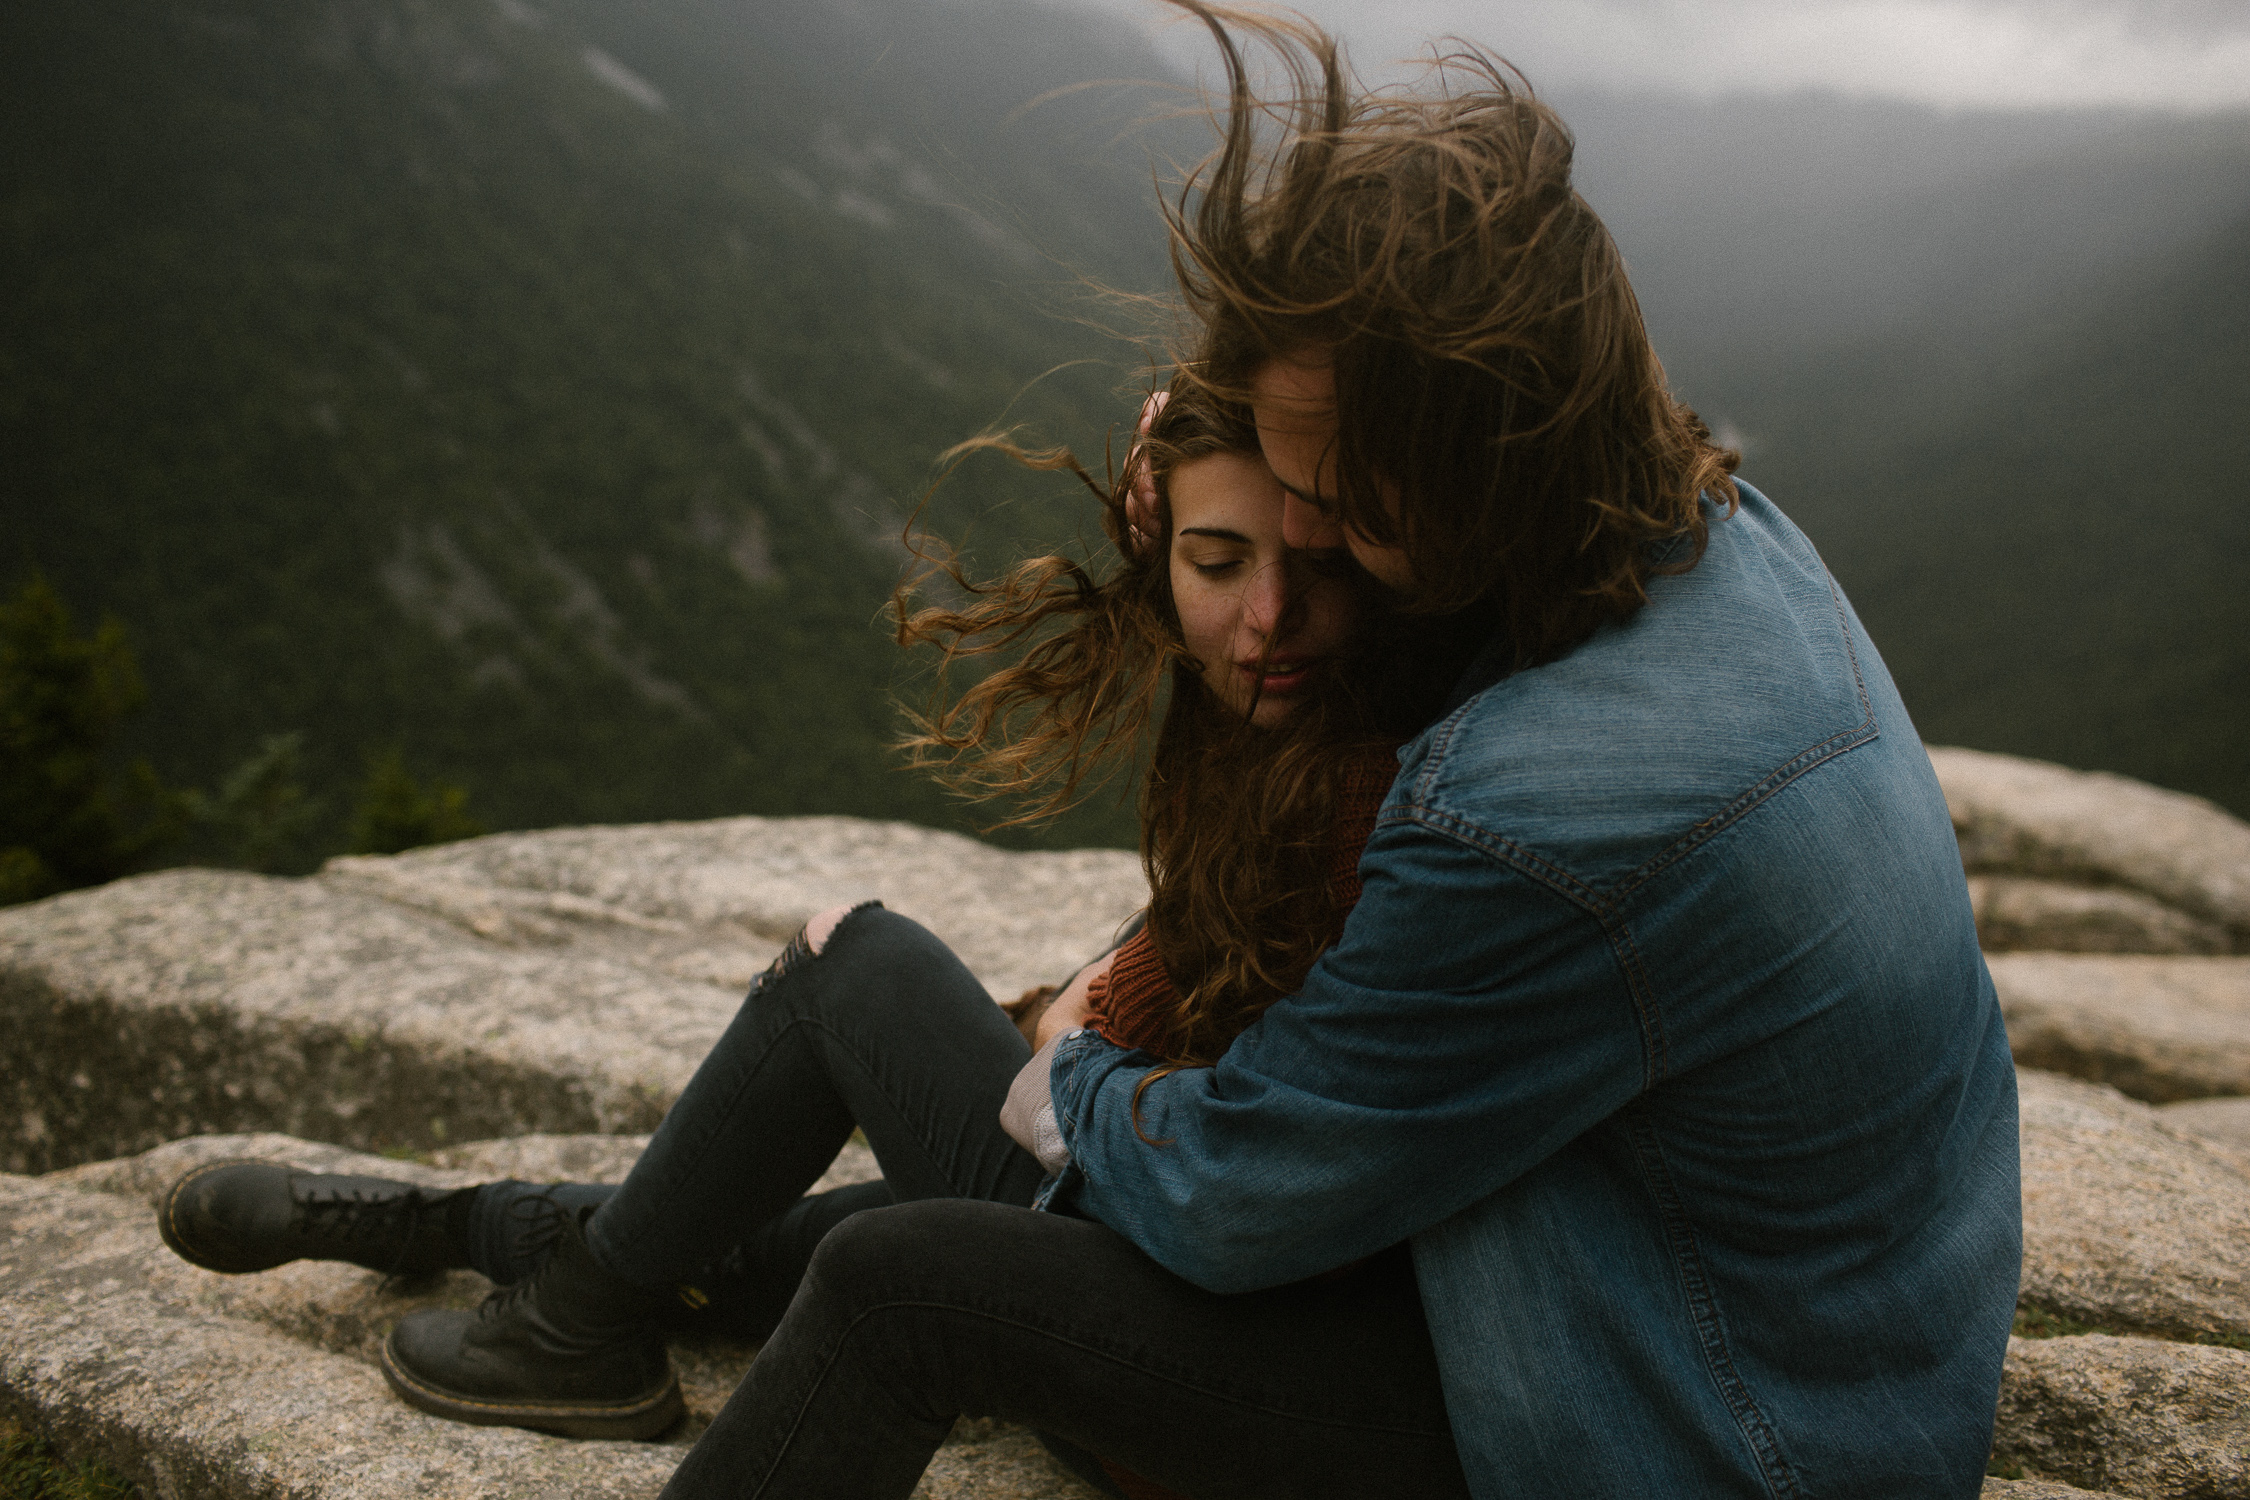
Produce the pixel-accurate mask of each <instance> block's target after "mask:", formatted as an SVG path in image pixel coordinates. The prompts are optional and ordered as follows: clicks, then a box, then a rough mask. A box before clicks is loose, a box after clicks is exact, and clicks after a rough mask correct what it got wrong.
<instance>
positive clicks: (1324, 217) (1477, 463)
mask: <svg viewBox="0 0 2250 1500" xmlns="http://www.w3.org/2000/svg"><path fill="white" fill-rule="evenodd" d="M1171 3H1173V4H1175V5H1178V6H1179V7H1180V8H1181V9H1182V10H1185V11H1187V12H1189V13H1191V14H1193V15H1194V16H1196V17H1197V18H1199V19H1200V20H1201V21H1202V22H1203V24H1204V25H1205V27H1206V28H1207V29H1208V30H1209V31H1210V32H1211V34H1212V36H1213V37H1214V39H1215V40H1216V41H1217V42H1218V45H1219V48H1220V52H1221V55H1222V58H1223V60H1224V63H1225V66H1226V73H1227V80H1228V85H1227V100H1228V107H1227V114H1226V118H1225V120H1224V121H1223V122H1222V123H1221V126H1220V129H1221V144H1220V147H1219V149H1218V151H1217V152H1215V153H1214V154H1213V155H1212V156H1211V157H1210V158H1208V159H1207V160H1206V161H1205V162H1203V163H1202V164H1201V165H1200V166H1199V167H1198V168H1197V169H1196V170H1195V171H1194V172H1193V173H1191V174H1190V176H1189V179H1188V181H1187V183H1186V184H1185V185H1184V186H1183V187H1182V188H1181V190H1180V193H1179V195H1178V197H1177V199H1176V200H1174V201H1170V202H1167V203H1165V205H1164V214H1165V220H1166V224H1167V226H1168V229H1169V232H1170V238H1171V254H1172V265H1173V270H1174V272H1175V274H1176V275H1177V277H1178V279H1179V282H1180V286H1181V289H1182V291H1183V294H1184V295H1185V297H1186V298H1187V301H1188V303H1189V305H1190V307H1191V308H1192V309H1193V311H1194V312H1195V313H1196V315H1197V317H1198V319H1199V321H1200V322H1201V324H1202V327H1203V331H1204V354H1205V355H1206V358H1205V360H1204V362H1203V363H1201V364H1200V365H1197V366H1195V367H1194V369H1193V373H1194V375H1195V376H1196V378H1198V379H1199V380H1201V381H1203V382H1205V383H1206V384H1207V385H1208V386H1209V387H1210V388H1211V390H1212V391H1213V393H1214V394H1215V395H1217V396H1219V397H1221V398H1222V399H1226V400H1233V401H1248V400H1250V399H1251V398H1252V395H1253V391H1252V385H1253V381H1254V379H1255V377H1256V376H1257V374H1258V372H1259V371H1260V370H1262V369H1263V368H1264V367H1265V366H1266V365H1267V364H1269V363H1270V362H1272V361H1274V360H1277V359H1278V360H1293V361H1299V362H1304V363H1309V364H1321V363H1325V364H1327V365H1328V366H1329V367H1330V368H1331V369H1332V371H1333V374H1334V378H1335V389H1336V409H1337V413H1338V416H1339V423H1338V432H1337V440H1336V444H1335V447H1334V449H1333V453H1332V458H1333V462H1334V468H1333V471H1332V473H1333V482H1334V484H1335V486H1336V499H1337V502H1338V507H1339V511H1340V518H1341V519H1342V520H1343V521H1344V522H1345V524H1346V525H1348V526H1350V527H1351V528H1353V529H1354V530H1357V531H1359V532H1360V533H1362V534H1364V535H1365V536H1367V537H1368V538H1370V539H1371V540H1373V541H1375V542H1377V543H1380V544H1385V545H1397V546H1401V547H1403V548H1405V550H1406V552H1407V556H1408V558H1409V560H1410V561H1411V563H1412V565H1413V571H1414V583H1413V587H1412V590H1411V597H1410V599H1409V601H1408V602H1409V604H1410V606H1411V607H1413V608H1416V609H1419V610H1426V611H1431V612H1445V611H1450V610H1456V609H1460V608H1462V607H1464V606H1466V605H1468V604H1470V603H1472V602H1482V603H1483V604H1485V605H1486V606H1487V607H1489V608H1490V609H1492V610H1493V611H1494V613H1495V615H1496V618H1497V620H1498V622H1499V623H1500V625H1501V627H1502V628H1503V629H1505V630H1506V631H1507V634H1508V639H1509V640H1510V642H1511V644H1512V647H1513V652H1514V656H1515V659H1516V662H1517V664H1518V665H1529V664H1531V663H1534V662H1538V661H1544V660H1550V659H1552V658H1554V657H1556V656H1559V655H1561V654H1563V653H1564V652H1567V651H1568V650H1570V649H1571V648H1572V647H1573V646H1575V645H1577V644H1578V643H1579V642H1580V641H1583V640H1584V639H1585V638H1586V637H1587V636H1589V635H1591V634H1592V633H1593V631H1594V630H1596V629H1597V628H1599V627H1600V626H1601V625H1602V624H1604V623H1607V622H1614V621H1621V620H1623V619H1625V618H1627V617H1629V616H1630V615H1631V614H1632V613H1633V612H1634V611H1636V610H1638V609H1639V608H1640V607H1641V606H1642V605H1644V604H1645V603H1646V602H1647V601H1648V590H1647V582H1648V580H1649V579H1650V578H1651V577H1652V576H1655V575H1657V574H1660V573H1665V572H1679V571H1685V570H1686V569H1688V568H1692V567H1693V566H1694V565H1695V563H1696V562H1697V561H1698V560H1699V559H1700V558H1701V556H1702V552H1703V548H1704V546H1705V544H1706V542H1707V541H1708V524H1709V516H1710V514H1711V512H1712V507H1714V506H1717V507H1723V508H1726V509H1731V508H1732V506H1733V505H1734V504H1735V503H1736V499H1737V497H1736V492H1735V489H1734V484H1733V480H1732V478H1731V476H1732V473H1733V471H1734V468H1735V465H1736V463H1737V462H1738V460H1739V455H1737V454H1735V453H1733V452H1730V451H1727V450H1724V449H1721V448H1719V447H1717V446H1716V445H1715V444H1713V443H1712V441H1711V438H1710V432H1709V430H1708V429H1707V428H1706V427H1705V426H1704V424H1703V423H1702V421H1701V420H1700V419H1699V418H1697V416H1696V415H1695V413H1694V412H1692V411H1691V410H1689V409H1688V408H1687V407H1686V406H1685V405H1683V404H1681V403H1680V402H1678V401H1677V400H1675V399H1674V398H1673V397H1672V395H1671V393H1670V391H1669V390H1668V389H1667V387H1666V385H1665V380H1664V371H1663V367H1662V365H1661V364H1660V363H1659V362H1658V360H1657V358H1656V355H1655V353H1654V351H1653V350H1652V349H1651V348H1650V346H1649V342H1648V335H1647V330H1646V327H1645V325H1644V324H1643V321H1642V317H1641V311H1640V305H1639V302H1638V300H1637V299H1636V298H1635V296H1634V294H1633V290H1632V286H1631V283H1630V282H1629V281H1628V280H1627V278H1626V275H1625V266H1624V261H1623V258H1622V257H1621V256H1620V255H1619V253H1618V250H1617V246H1616V244H1615V242H1614V241H1613V240H1612V239H1611V238H1610V235H1609V232H1608V230H1607V229H1606V228H1605V227H1604V226H1603V225H1602V223H1601V220H1600V219H1599V218H1598V217H1596V215H1595V214H1594V212H1593V210H1592V209H1591V208H1590V207H1588V206H1587V204H1586V202H1585V200H1584V199H1583V198H1581V197H1579V195H1578V194H1577V193H1576V192H1575V191H1573V190H1572V188H1571V185H1570V171H1571V161H1572V154H1573V151H1574V145H1573V142H1572V139H1571V136H1570V132H1569V130H1568V129H1567V128H1566V127H1565V126H1564V125H1563V123H1562V121H1561V119H1560V118H1559V117H1558V116H1557V115H1556V114H1555V113H1554V111H1553V110H1551V109H1549V108H1548V107H1547V106H1546V105H1544V104H1542V103H1540V102H1539V101H1538V100H1537V99H1535V98H1534V97H1533V96H1532V94H1531V91H1530V88H1529V86H1528V85H1527V84H1525V83H1524V81H1523V79H1522V77H1521V75H1520V74H1517V73H1516V72H1515V71H1514V70H1513V69H1512V68H1510V67H1509V66H1508V64H1506V63H1505V62H1504V61H1502V60H1501V59H1499V58H1497V57H1494V56H1491V55H1489V54H1487V53H1485V52H1482V51H1480V50H1477V49H1475V48H1471V47H1465V46H1464V47H1461V48H1459V49H1458V50H1455V51H1453V52H1451V53H1448V54H1445V55H1442V56H1438V57H1436V58H1434V59H1433V61H1432V63H1431V66H1430V70H1429V74H1428V76H1427V78H1426V79H1425V85H1424V86H1423V87H1422V88H1421V90H1420V91H1419V92H1403V91H1383V92H1375V93H1362V94H1358V95H1356V96H1355V95H1354V94H1353V93H1352V92H1351V91H1350V89H1349V88H1348V87H1347V84H1346V74H1345V69H1344V65H1343V62H1342V59H1341V55H1340V53H1339V52H1338V49H1337V47H1336V44H1335V42H1334V40H1333V39H1332V38H1330V37H1329V36H1328V35H1327V34H1326V33H1324V32H1322V31H1321V30H1319V29H1318V28H1317V27H1315V26H1313V25H1311V24H1310V23H1309V22H1305V21H1302V20H1301V19H1294V18H1280V17H1271V16H1266V15H1259V14H1252V13H1249V12H1244V11H1238V10H1232V9H1228V8H1225V7H1221V6H1216V5H1210V4H1206V3H1203V0H1171ZM1237 33H1240V34H1241V35H1243V36H1247V37H1249V38H1252V39H1255V40H1256V41H1258V42H1261V43H1263V44H1264V45H1265V46H1266V47H1267V48H1268V49H1269V50H1270V51H1271V52H1273V54H1274V55H1275V56H1276V57H1277V58H1278V60H1279V61H1280V63H1281V65H1282V70H1283V73H1284V75H1285V77H1286V78H1287V79H1288V81H1289V85H1290V92H1289V94H1288V95H1287V96H1286V97H1283V98H1281V99H1278V100H1261V99H1259V98H1258V97H1257V96H1256V95H1255V94H1254V93H1253V91H1252V89H1251V87H1250V83H1249V75H1248V69H1247V67H1246V65H1245V62H1244V58H1243V52H1242V47H1241V45H1240V44H1239V43H1238V42H1237V40H1236V34H1237ZM1261 121H1268V122H1271V123H1272V124H1274V125H1275V126H1277V127H1278V129H1279V131H1280V133H1281V141H1280V144H1279V145H1278V146H1277V147H1276V148H1275V149H1273V150H1270V151H1269V150H1266V149H1264V148H1263V147H1261V145H1260V142H1259V139H1258V135H1259V124H1260V122H1261Z"/></svg>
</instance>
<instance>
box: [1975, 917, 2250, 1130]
mask: <svg viewBox="0 0 2250 1500" xmlns="http://www.w3.org/2000/svg"><path fill="white" fill-rule="evenodd" d="M1986 963H1987V965H1988V966H1989V967H1990V968H1991V970H1992V983H1993V986H1994V987H1995V988H1996V989H1998V991H1999V992H2000V1013H2001V1014H2002V1015H2003V1016H2005V1017H2006V1018H2007V1022H2008V1043H2009V1046H2010V1047H2011V1048H2012V1049H2013V1050H2014V1052H2015V1056H2016V1061H2017V1062H2019V1063H2022V1064H2024V1065H2025V1066H2027V1067H2034V1068H2047V1069H2051V1070H2053V1071H2055V1072H2059V1073H2074V1074H2076V1075H2078V1076H2079V1077H2081V1078H2092V1079H2098V1080H2100V1081H2101V1082H2103V1083H2107V1084H2111V1085H2113V1086H2115V1087H2116V1088H2118V1089H2121V1090H2123V1091H2124V1092H2125V1093H2128V1094H2131V1095H2132V1096H2133V1097H2134V1098H2136V1099H2146V1100H2148V1101H2149V1102H2151V1103H2154V1104H2166V1103H2170V1102H2172V1101H2173V1100H2178V1099H2202V1098H2208V1097H2211V1096H2213V1095H2221V1094H2250V958H2159V957H2153V956H2149V955H2145V954H2115V955H2111V954H2102V955H2094V954H2082V953H1994V954H1989V955H1987V957H1986Z"/></svg>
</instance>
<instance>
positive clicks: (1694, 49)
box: [1072, 0, 2250, 112]
mask: <svg viewBox="0 0 2250 1500" xmlns="http://www.w3.org/2000/svg"><path fill="white" fill-rule="evenodd" d="M1072 3H1077V4H1080V5H1084V6H1088V7H1091V8H1094V9H1098V10H1100V11H1103V12H1104V13H1106V14H1109V15H1112V16H1122V17H1124V18H1126V19H1130V20H1134V21H1137V22H1140V23H1141V24H1145V25H1150V26H1156V25H1159V24H1161V22H1162V21H1163V19H1164V17H1165V9H1164V7H1163V6H1162V5H1161V4H1159V3H1157V0H1072ZM1295 8H1297V9H1299V10H1302V11H1304V12H1305V13H1306V14H1308V15H1310V16H1312V17H1313V19H1315V20H1316V21H1319V22H1320V23H1321V24H1322V25H1324V26H1327V27H1328V28H1329V29H1330V30H1332V31H1335V32H1337V33H1338V34H1340V35H1341V36H1343V37H1344V39H1345V41H1346V42H1347V44H1348V45H1349V47H1350V49H1351V52H1352V56H1353V58H1354V60H1355V61H1356V62H1357V63H1358V65H1359V67H1360V69H1361V71H1362V72H1363V73H1366V74H1370V75H1382V74H1387V73H1388V72H1389V70H1388V69H1387V68H1385V67H1384V66H1383V65H1384V64H1386V63H1389V62H1390V61H1391V60H1393V59H1398V58H1404V57H1410V56H1412V55H1413V54H1414V53H1415V52H1416V51H1417V49H1418V48H1420V47H1421V46H1422V45H1423V44H1424V43H1425V42H1426V41H1427V40H1428V39H1429V38H1432V37H1436V36H1442V35H1445V34H1447V33H1452V34H1456V35H1460V36H1464V37H1467V38H1468V39H1470V40H1472V41H1475V42H1479V43H1482V44H1483V45H1485V46H1488V47H1491V48H1493V49H1495V50H1497V51H1499V52H1501V53H1503V54H1505V55H1506V56H1507V57H1509V58H1510V59H1511V60H1512V61H1514V62H1516V63H1518V64H1519V65H1520V66H1521V67H1523V69H1524V70H1525V71H1526V72H1527V73H1529V74H1530V76H1531V80H1532V82H1533V83H1534V84H1535V85H1537V86H1538V87H1541V88H1544V89H1554V90H1570V89H1575V88H1584V87H1598V88H1612V89H1629V90H1633V91H1636V92H1639V91H1645V90H1664V91H1667V92H1674V93H1687V94H1692V95H1697V96H1703V97H1708V96H1712V95H1718V94H1726V93H1740V92H1753V93H1791V92H1796V91H1800V90H1808V89H1814V90H1826V91H1830V92H1835V93H1841V94H1846V95H1851V96H1855V97H1863V98H1867V97H1872V98H1888V99H1901V100H1911V101H1914V102H1917V103H1923V104H1933V105H1938V106H1941V107H1946V108H1972V109H1989V108H2001V109H2026V108H2033V109H2045V108H2054V107H2064V108H2070V107H2092V108H2114V107H2120V106H2123V107H2129V108H2152V109H2163V110H2179V111H2194V112H2200V111H2206V110H2214V109H2244V108H2250V0H1298V3H1297V5H1296V7H1295ZM1162 44H1163V45H1164V48H1165V51H1166V52H1168V53H1170V54H1172V55H1174V56H1175V57H1179V58H1181V59H1182V60H1183V61H1185V60H1187V59H1188V58H1190V57H1193V56H1197V55H1201V56H1204V57H1207V56H1208V53H1207V50H1206V49H1205V48H1203V47H1200V46H1197V45H1196V39H1195V37H1194V36H1193V35H1191V34H1190V33H1188V32H1187V30H1186V29H1185V28H1176V27H1175V28H1167V30H1166V32H1165V34H1164V35H1163V36H1162Z"/></svg>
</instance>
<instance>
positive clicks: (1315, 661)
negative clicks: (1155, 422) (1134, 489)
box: [1169, 453, 1359, 726]
mask: <svg viewBox="0 0 2250 1500" xmlns="http://www.w3.org/2000/svg"><path fill="white" fill-rule="evenodd" d="M1169 490H1170V498H1171V502H1172V504H1171V510H1172V600H1173V603H1174V605H1175V606H1176V607H1177V608H1178V610H1179V612H1180V633H1181V635H1182V636H1184V637H1185V638H1186V642H1187V649H1188V654H1189V655H1191V656H1193V657H1194V658H1195V659H1196V660H1197V661H1199V662H1201V663H1202V664H1203V681H1204V685H1205V686H1207V687H1208V688H1210V689H1211V692H1212V694H1213V695H1214V696H1216V697H1217V698H1218V700H1219V701H1220V702H1221V703H1223V704H1225V705H1226V706H1228V707H1229V708H1232V709H1233V710H1234V711H1235V712H1237V713H1246V714H1248V715H1249V716H1250V722H1251V723H1253V724H1257V725H1261V726H1266V725H1273V724H1278V723H1280V722H1281V721H1282V720H1283V719H1286V718H1287V717H1288V716H1289V715H1290V714H1292V713H1294V712H1295V711H1296V710H1297V708H1298V706H1299V705H1301V704H1302V703H1304V702H1305V700H1306V699H1307V698H1308V697H1309V696H1310V695H1311V693H1312V691H1313V690H1314V688H1315V687H1316V686H1317V684H1318V683H1319V680H1320V677H1321V670H1320V669H1321V667H1322V665H1323V664H1324V663H1326V662H1327V661H1329V659H1330V658H1332V657H1334V656H1336V655H1338V654H1339V653H1341V652H1342V650H1343V649H1344V647H1345V646H1346V644H1348V643H1349V641H1350V640H1351V635H1352V631H1353V630H1354V629H1355V628H1356V627H1357V626H1358V624H1359V610H1358V605H1357V602H1356V601H1355V599H1354V597H1353V590H1352V587H1351V583H1350V581H1349V578H1348V575H1347V569H1348V568H1349V566H1350V563H1349V559H1348V557H1347V555H1346V554H1345V553H1344V552H1343V551H1342V550H1341V549H1340V548H1339V549H1335V550H1331V551H1324V552H1308V551H1303V550H1300V549H1297V548H1293V547H1289V546H1287V545H1285V544H1284V543H1283V541H1282V537H1281V523H1282V503H1283V492H1282V488H1281V484H1280V482H1279V481H1277V480H1276V479H1275V478H1274V477H1273V471H1272V470H1271V469H1268V468H1267V467H1266V465H1265V462H1264V461H1263V460H1262V459H1259V458H1256V457H1253V456H1251V455H1249V454H1243V453H1217V454H1213V455H1211V456H1209V457H1207V458H1199V459H1195V460H1192V461H1190V462H1188V463H1184V464H1181V465H1180V466H1179V467H1178V468H1176V469H1174V470H1173V471H1172V475H1171V483H1170V485H1169ZM1253 701H1254V702H1255V703H1256V704H1257V707H1256V708H1255V709H1253V708H1252V707H1251V704H1252V703H1253Z"/></svg>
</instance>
